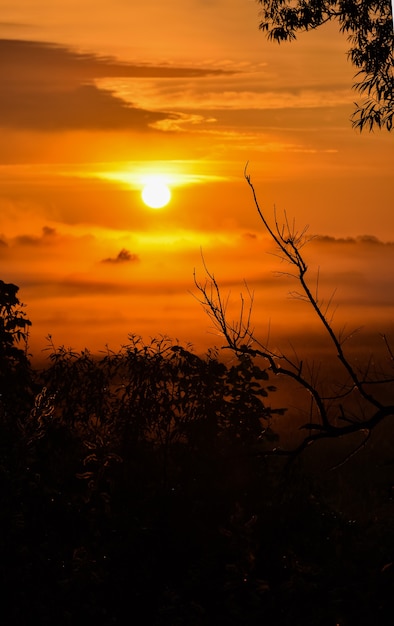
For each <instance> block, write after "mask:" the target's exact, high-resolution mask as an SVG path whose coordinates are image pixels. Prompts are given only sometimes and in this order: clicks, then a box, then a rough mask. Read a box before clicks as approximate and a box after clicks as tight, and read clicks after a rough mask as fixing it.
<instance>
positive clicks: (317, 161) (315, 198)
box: [0, 0, 394, 356]
mask: <svg viewBox="0 0 394 626" xmlns="http://www.w3.org/2000/svg"><path fill="white" fill-rule="evenodd" d="M0 9H1V15H2V23H0V37H1V40H0V58H1V65H0V76H1V79H2V84H3V87H2V97H1V99H0V125H1V135H0V136H1V150H0V262H1V278H2V279H3V280H5V281H6V282H14V283H16V284H17V285H19V286H20V297H21V299H22V301H24V302H25V303H26V304H27V305H28V308H27V312H28V316H29V318H30V319H31V320H32V321H33V328H32V335H31V348H32V351H33V353H34V354H35V356H37V355H39V354H40V353H41V350H42V348H43V347H45V345H46V342H45V336H46V335H47V334H48V333H51V334H52V335H53V338H54V341H55V343H56V344H63V343H64V344H66V345H70V346H73V347H75V348H76V349H81V348H83V347H85V346H87V347H89V348H91V349H92V350H97V349H99V348H103V347H104V345H105V344H106V343H108V344H109V345H110V346H111V347H112V348H113V349H117V348H118V347H119V345H120V344H122V343H125V342H126V341H127V335H128V333H136V334H142V335H143V336H144V337H145V338H146V339H149V337H150V336H155V335H158V334H159V333H162V334H169V335H170V336H171V337H178V338H179V339H180V340H181V341H182V342H186V341H189V340H190V341H192V342H193V343H194V344H195V346H196V348H197V349H201V348H202V347H206V346H208V345H213V344H215V343H216V344H218V343H219V344H220V338H218V337H216V336H215V335H212V334H210V332H209V322H208V319H207V318H206V316H205V315H204V313H203V311H202V310H201V308H200V307H199V305H198V303H197V302H196V300H195V299H194V298H193V296H192V295H191V293H190V291H193V270H194V268H195V267H196V269H197V273H198V275H199V276H200V277H201V278H203V276H204V272H203V269H202V263H201V256H200V250H201V249H202V250H203V253H204V256H205V259H206V261H207V264H208V266H209V268H210V269H211V270H212V271H214V272H215V275H216V277H217V279H218V281H219V282H220V283H221V284H223V286H224V288H225V289H231V290H232V293H233V294H234V297H235V299H237V294H238V293H239V291H240V289H241V288H242V281H243V280H244V279H246V280H247V281H248V283H249V284H250V285H251V286H252V287H253V289H255V292H256V307H255V323H256V326H257V327H258V328H259V329H260V328H261V332H266V329H267V327H268V324H269V323H270V324H271V331H270V332H271V335H272V336H273V337H275V333H277V336H278V337H284V336H286V337H287V335H289V336H290V334H291V332H292V326H290V325H289V319H290V320H291V322H292V325H294V328H295V331H296V330H299V329H300V328H301V329H302V328H305V326H306V325H307V326H308V328H309V321H308V320H309V318H308V317H307V313H306V309H305V308H303V307H304V305H302V304H301V303H299V302H291V301H290V300H289V299H288V297H287V294H288V291H289V290H290V289H292V288H293V286H292V285H290V284H289V281H288V279H286V278H284V277H282V278H278V277H276V276H275V275H274V274H273V270H274V269H275V268H276V267H277V266H276V265H275V263H276V261H275V258H274V257H272V256H270V255H269V254H267V252H268V251H269V250H270V246H269V244H268V242H267V241H266V239H265V237H264V236H263V233H262V229H261V228H260V224H259V221H258V217H257V215H256V211H255V210H254V206H253V202H252V198H251V194H250V191H249V189H248V187H247V185H246V183H245V181H244V179H243V171H244V167H245V163H246V162H247V161H249V164H250V165H249V173H250V174H251V176H252V179H253V182H254V183H255V185H256V188H257V190H258V194H259V198H260V201H261V204H262V205H263V206H265V207H267V210H268V211H269V212H272V207H273V205H274V204H275V205H276V207H277V209H278V212H279V214H281V212H282V211H283V210H286V211H287V214H288V215H290V216H291V217H293V216H294V217H295V219H296V222H297V224H298V225H299V227H300V228H302V227H303V226H304V225H305V224H309V225H310V228H309V230H310V233H311V234H316V235H320V237H321V238H320V239H317V240H315V241H314V242H313V243H312V244H310V247H309V249H308V248H307V249H306V250H305V252H306V255H307V257H308V259H310V265H311V270H312V272H313V271H315V268H316V267H317V266H320V271H321V275H322V277H324V279H323V278H322V288H323V289H326V290H327V294H328V295H329V294H330V293H331V292H332V290H333V289H334V288H335V287H337V288H338V290H337V294H336V301H337V302H338V304H339V309H338V312H337V316H338V318H337V319H338V324H340V323H342V322H343V323H344V322H345V320H349V321H350V324H352V323H353V322H354V323H357V325H358V324H366V326H367V328H370V329H373V330H374V331H375V330H378V331H381V332H383V331H386V332H389V331H390V330H391V331H393V324H392V322H391V320H392V319H393V309H394V294H393V280H392V267H393V261H394V244H392V243H390V242H394V211H393V206H392V205H393V203H392V191H391V190H392V180H393V175H392V171H393V169H392V160H393V156H394V155H393V143H392V136H390V134H389V133H387V132H385V131H381V132H379V131H376V132H374V133H371V134H369V133H367V132H364V133H363V134H362V135H360V134H359V133H358V132H357V131H355V130H353V129H352V128H351V123H350V121H349V117H350V115H351V113H352V111H353V102H354V100H356V99H357V97H358V96H357V94H355V92H354V91H353V90H352V89H351V85H352V82H353V74H354V71H353V68H352V66H351V65H350V63H348V62H347V59H346V51H347V47H348V46H347V41H346V38H345V37H344V36H343V35H341V34H340V33H339V32H338V27H337V25H335V24H331V25H328V26H325V27H323V28H320V29H318V30H316V31H315V32H310V33H307V34H305V35H303V36H300V37H299V39H298V41H297V42H293V43H291V44H287V45H286V44H282V45H281V46H278V45H277V44H274V43H269V42H267V41H266V40H265V37H264V36H263V34H262V33H260V32H259V30H258V21H259V20H258V5H257V3H255V2H254V1H253V0H250V1H247V0H216V1H215V2H212V1H209V0H169V1H168V2H166V3H161V2H159V1H158V0H145V2H144V3H142V6H138V5H137V4H136V3H131V2H129V1H127V0H111V2H109V1H108V0H62V2H61V3H53V2H50V1H49V0H40V2H35V3H32V2H30V0H19V2H17V3H14V2H10V1H5V0H0ZM146 174H162V175H165V176H167V178H168V180H169V181H170V184H171V185H172V201H171V203H170V204H169V205H168V206H167V207H166V208H164V209H162V210H160V211H154V210H151V209H148V208H147V207H145V206H144V204H143V203H142V201H141V197H140V193H141V184H142V183H141V181H142V177H143V176H144V175H146ZM122 250H123V251H126V253H123V254H121V255H120V256H119V253H120V252H121V251H122ZM324 281H325V282H324Z"/></svg>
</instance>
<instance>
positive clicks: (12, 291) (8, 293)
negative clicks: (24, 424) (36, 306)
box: [0, 280, 31, 415]
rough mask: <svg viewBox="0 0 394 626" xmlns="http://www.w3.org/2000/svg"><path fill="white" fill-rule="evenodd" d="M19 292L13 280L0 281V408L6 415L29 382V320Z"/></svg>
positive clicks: (23, 397) (24, 391)
mask: <svg viewBox="0 0 394 626" xmlns="http://www.w3.org/2000/svg"><path fill="white" fill-rule="evenodd" d="M18 291H19V287H17V286H16V285H14V284H13V283H5V282H4V281H2V280H0V410H1V412H2V413H3V414H5V415H10V414H11V413H12V412H13V411H14V409H15V408H16V407H17V406H18V405H19V404H20V403H21V402H23V401H24V399H25V395H26V393H27V390H28V388H29V386H30V382H31V381H30V365H29V359H28V353H27V350H28V328H29V326H31V322H30V320H29V319H27V317H26V313H25V312H24V311H23V306H24V305H23V304H21V303H20V301H19V299H18V297H17V293H18ZM18 345H20V346H22V347H18Z"/></svg>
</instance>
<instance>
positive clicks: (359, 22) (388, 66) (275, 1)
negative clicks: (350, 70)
mask: <svg viewBox="0 0 394 626" xmlns="http://www.w3.org/2000/svg"><path fill="white" fill-rule="evenodd" d="M258 2H259V4H261V7H262V10H261V23H260V29H261V30H262V31H264V32H266V33H267V36H268V39H271V40H272V39H273V40H274V41H277V42H278V43H280V42H281V41H291V40H292V39H295V38H296V33H297V32H302V31H308V30H311V29H315V28H317V27H318V26H321V25H322V24H324V23H326V22H328V21H331V20H337V21H338V22H339V25H340V31H341V32H343V33H346V34H347V36H348V40H349V42H350V44H351V46H350V49H349V52H348V57H349V58H350V60H351V62H352V63H353V65H354V66H355V67H356V68H357V72H356V75H355V78H356V79H357V80H356V82H355V84H354V88H355V89H356V90H357V91H358V92H359V93H360V94H363V95H366V96H367V97H366V99H365V101H364V102H362V103H360V104H359V103H355V104H356V110H355V112H354V114H353V115H352V123H353V126H354V127H356V128H358V129H360V131H361V130H363V128H364V127H367V128H368V127H369V129H370V130H372V129H373V128H375V127H378V128H381V127H386V128H387V130H391V128H392V124H393V93H394V75H393V45H394V35H393V18H392V6H391V2H390V0H258Z"/></svg>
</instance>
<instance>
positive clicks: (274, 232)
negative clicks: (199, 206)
mask: <svg viewBox="0 0 394 626" xmlns="http://www.w3.org/2000/svg"><path fill="white" fill-rule="evenodd" d="M245 177H246V180H247V183H248V184H249V186H250V188H251V191H252V194H253V199H254V202H255V206H256V208H257V211H258V214H259V217H260V219H261V221H262V223H263V226H264V228H265V230H266V231H267V232H268V234H269V236H270V237H271V239H272V241H273V242H274V243H275V245H276V247H277V250H278V254H279V256H280V257H281V259H282V261H285V262H286V263H287V264H288V265H289V266H290V270H289V272H285V273H286V274H288V275H290V276H293V277H294V278H295V279H296V280H297V281H298V284H299V286H300V291H299V292H293V295H294V296H295V297H297V298H298V299H300V300H302V301H304V302H306V303H308V304H309V305H310V306H311V308H312V311H313V313H314V314H315V315H316V316H317V318H318V319H319V321H320V324H321V326H322V328H323V330H324V333H326V334H327V335H328V338H329V340H330V344H331V347H332V349H333V351H334V354H335V355H336V357H337V360H338V362H339V364H340V366H341V372H342V374H341V379H340V381H335V385H336V391H335V392H332V393H330V394H327V392H326V391H325V389H326V388H327V384H325V383H326V382H327V381H323V380H321V378H322V377H321V376H320V378H319V374H318V372H317V371H316V370H315V368H314V367H313V366H309V365H308V364H306V363H305V362H303V361H302V360H300V359H299V358H298V357H297V356H295V357H290V356H289V355H287V354H283V353H282V352H275V351H273V350H272V349H271V348H269V346H268V343H267V342H264V341H262V340H260V339H259V338H258V337H257V336H256V334H255V332H254V329H253V327H252V326H251V312H252V306H253V295H252V294H250V292H249V298H250V306H249V308H248V309H246V307H245V299H244V297H243V296H241V311H240V316H239V319H238V322H231V321H230V320H229V319H228V316H227V312H226V305H227V301H226V300H225V299H223V296H222V294H221V291H220V287H219V284H218V282H217V280H216V278H215V276H214V274H212V273H211V272H210V271H209V270H208V269H207V267H206V266H205V270H206V273H207V276H208V278H207V280H206V281H205V282H204V283H202V282H199V281H198V280H197V278H196V276H195V284H196V287H197V289H198V291H199V294H200V295H199V300H200V302H201V304H202V305H203V307H204V309H205V310H206V312H207V313H208V315H209V316H210V318H211V319H212V320H213V322H214V324H215V326H216V327H217V328H218V329H219V330H220V332H221V334H222V336H223V337H224V339H225V341H226V343H227V346H228V347H229V348H230V349H231V350H233V351H234V352H235V353H236V354H246V355H249V356H250V357H253V358H255V357H259V358H262V359H264V360H265V361H266V362H268V370H270V371H271V372H272V373H273V374H275V375H282V376H285V377H287V378H288V379H291V380H293V381H295V382H296V383H298V385H300V386H301V387H302V388H303V389H304V390H306V391H307V392H308V394H309V395H310V396H311V398H312V408H311V410H310V415H309V419H308V421H307V423H305V424H304V425H303V426H302V429H304V430H306V431H307V433H308V434H307V435H306V436H305V437H304V438H303V439H302V442H301V443H300V444H299V445H298V446H297V447H296V448H295V449H294V450H292V451H290V452H289V451H287V450H284V451H283V450H278V449H277V450H276V453H279V454H282V453H284V454H289V453H291V454H293V453H294V454H297V453H299V452H301V451H302V450H304V449H305V448H306V447H307V446H308V445H309V444H311V443H313V442H315V441H318V440H321V439H328V438H338V437H342V436H344V435H351V434H353V433H356V432H357V433H363V435H364V436H363V439H362V443H361V445H360V446H358V447H357V450H358V449H360V448H361V447H362V446H363V445H365V443H366V441H367V440H368V438H369V436H370V433H371V431H372V430H373V429H374V428H375V427H376V426H377V425H378V424H379V423H380V422H382V420H384V419H385V418H387V417H389V416H393V415H394V404H393V403H392V389H393V383H394V378H393V375H392V373H391V372H390V373H384V374H382V375H380V373H377V372H376V371H375V370H374V369H373V368H372V367H371V364H370V363H366V364H365V365H364V366H362V367H360V366H359V365H357V364H353V363H352V361H351V359H350V357H349V356H348V355H347V353H346V351H345V346H344V344H345V342H346V340H347V339H348V338H349V335H347V336H345V335H344V333H343V332H342V333H341V332H340V333H336V332H335V331H334V328H333V325H332V317H331V314H330V313H329V311H330V302H329V304H328V305H325V304H324V303H323V301H320V299H319V296H318V289H317V288H316V291H315V290H314V289H313V288H312V287H311V285H310V282H309V280H308V265H307V263H306V261H305V259H304V256H303V254H302V252H301V249H302V248H303V246H304V245H305V244H306V243H307V237H306V231H305V229H304V230H303V231H302V232H297V231H296V230H295V228H294V227H293V226H292V225H290V224H289V222H288V221H287V219H285V224H284V225H283V226H281V225H280V224H279V223H278V220H277V217H276V215H275V220H274V226H271V225H270V224H269V223H268V221H267V218H266V216H265V214H264V213H263V211H262V209H261V207H260V204H259V202H258V199H257V196H256V192H255V189H254V186H253V184H252V182H251V179H250V176H249V175H248V174H247V172H246V170H245ZM314 291H315V293H314ZM383 339H384V341H385V344H386V348H387V350H388V356H389V360H390V362H391V363H392V361H393V353H392V351H391V348H390V345H389V342H388V340H387V338H386V337H383ZM333 382H334V381H333ZM387 392H388V397H389V399H390V401H389V402H388V403H387V402H386V401H385V400H384V397H385V393H386V397H387ZM390 392H391V395H390Z"/></svg>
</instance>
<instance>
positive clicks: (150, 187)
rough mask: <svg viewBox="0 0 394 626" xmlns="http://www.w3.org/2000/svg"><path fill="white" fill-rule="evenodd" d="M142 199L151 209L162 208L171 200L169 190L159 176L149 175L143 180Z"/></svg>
mask: <svg viewBox="0 0 394 626" xmlns="http://www.w3.org/2000/svg"><path fill="white" fill-rule="evenodd" d="M141 195H142V199H143V201H144V203H145V204H146V205H147V206H148V207H150V208H151V209H162V208H163V207H164V206H166V204H168V203H169V201H170V200H171V191H170V188H169V187H168V185H167V183H166V182H165V180H164V179H163V178H161V177H160V176H149V178H146V179H145V181H144V186H143V189H142V193H141Z"/></svg>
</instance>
